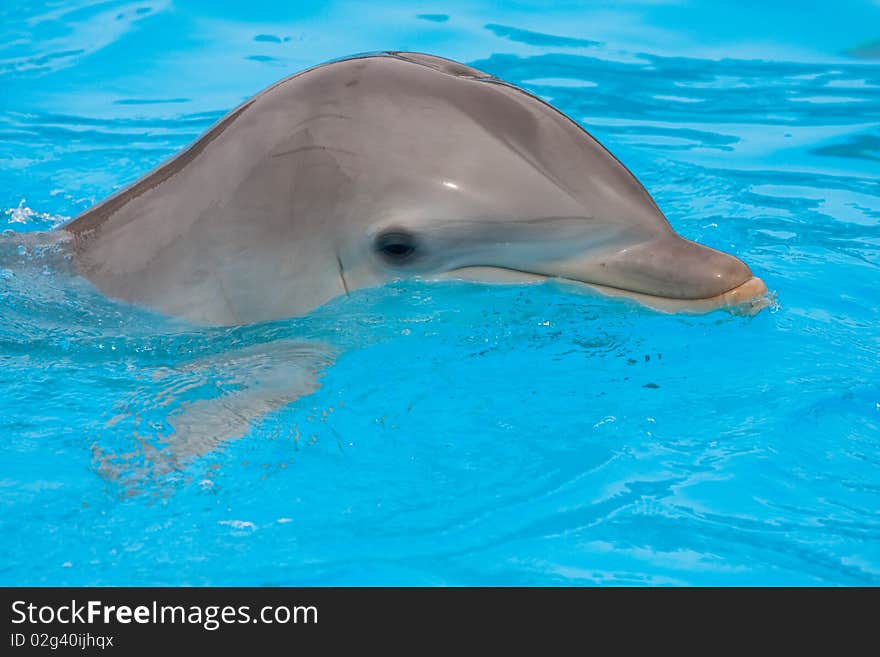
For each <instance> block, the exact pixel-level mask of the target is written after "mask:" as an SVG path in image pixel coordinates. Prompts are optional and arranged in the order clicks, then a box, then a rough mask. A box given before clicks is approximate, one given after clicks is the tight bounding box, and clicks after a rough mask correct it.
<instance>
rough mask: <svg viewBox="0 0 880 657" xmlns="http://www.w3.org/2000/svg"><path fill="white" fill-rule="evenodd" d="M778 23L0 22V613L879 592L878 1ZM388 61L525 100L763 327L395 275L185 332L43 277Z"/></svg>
mask: <svg viewBox="0 0 880 657" xmlns="http://www.w3.org/2000/svg"><path fill="white" fill-rule="evenodd" d="M12 5H14V7H13V6H12ZM804 6H805V5H803V3H795V2H777V3H752V2H741V1H740V2H711V3H709V2H706V3H697V4H694V3H688V4H686V5H679V4H677V3H664V2H646V3H638V2H635V3H569V2H561V3H553V5H552V7H553V8H552V10H551V9H550V8H549V7H550V5H535V6H529V5H528V4H526V3H520V2H514V3H509V2H505V3H497V4H495V3H486V2H478V1H464V0H442V1H440V2H426V3H421V2H417V3H412V2H403V1H397V0H395V1H394V2H382V3H373V4H372V6H370V7H365V6H362V5H357V4H351V3H291V2H271V3H267V2H255V1H252V2H248V3H238V2H235V3H233V2H218V1H216V0H213V1H208V0H143V1H136V2H128V1H118V0H110V1H102V2H94V1H93V0H66V1H60V0H59V1H51V0H44V1H36V0H35V1H33V2H20V3H11V4H10V6H8V7H7V6H4V8H2V9H0V229H3V230H5V231H7V232H6V233H5V234H4V235H3V237H2V238H0V438H2V440H0V584H98V585H113V584H116V585H126V584H141V585H148V584H217V585H220V584H230V585H242V584H254V585H262V584H267V585H271V584H319V585H323V584H330V585H333V584H844V585H847V584H871V585H878V584H880V363H878V355H880V292H878V283H880V28H878V26H880V5H877V3H872V2H870V1H868V0H865V1H864V2H843V3H826V6H824V7H821V6H820V7H813V8H812V9H810V10H805V9H804ZM383 49H401V50H420V51H428V52H433V53H436V54H439V55H443V56H447V57H451V58H454V59H458V60H461V61H465V62H468V63H471V64H473V65H475V66H477V67H478V68H480V69H483V70H485V71H487V72H489V73H492V74H494V75H497V76H499V77H502V78H505V79H507V80H509V81H511V82H514V83H516V84H519V85H521V86H523V87H525V88H526V89H529V90H530V91H532V92H533V93H535V94H538V95H539V96H541V97H542V98H545V99H547V100H549V101H550V102H552V103H553V104H554V105H556V106H557V107H559V108H560V109H561V110H563V111H564V112H566V113H567V114H568V115H569V116H571V117H573V118H574V119H575V120H577V121H579V122H581V123H582V124H583V125H584V126H586V127H587V128H588V129H589V130H590V131H591V132H593V134H595V135H596V136H597V137H598V138H599V139H600V140H601V141H602V142H603V143H605V144H606V145H607V146H608V147H609V148H610V149H611V150H612V151H613V152H614V153H615V154H616V155H618V156H619V157H620V158H621V159H622V160H623V162H624V163H626V164H627V165H628V166H629V167H630V168H631V169H632V170H633V171H634V173H635V174H636V175H637V176H638V177H639V178H640V179H641V180H642V181H643V182H644V183H645V185H646V187H647V188H648V189H649V190H650V191H651V193H652V194H653V195H654V197H655V198H656V200H657V202H658V203H659V205H660V207H661V208H662V209H663V210H664V212H665V213H666V214H667V216H668V217H669V219H670V221H671V222H672V224H673V225H674V227H675V228H676V229H677V230H678V231H679V232H680V233H682V234H683V235H685V236H687V237H689V238H692V239H695V240H698V241H700V242H703V243H705V244H708V245H710V246H713V247H717V248H720V249H723V250H726V251H729V252H732V253H734V254H736V255H738V256H740V257H742V258H743V259H744V260H745V261H746V262H748V263H749V264H750V265H751V266H752V268H753V270H754V271H755V273H756V274H757V275H759V276H761V277H762V278H763V279H764V280H765V281H766V282H767V283H768V285H769V287H770V289H771V290H772V291H773V293H774V294H775V295H776V300H777V303H776V305H775V306H774V307H773V308H771V309H768V310H765V311H764V312H762V313H761V314H759V315H758V316H756V317H754V318H743V317H735V316H731V315H728V314H725V313H716V314H712V315H708V316H702V317H687V316H668V315H661V314H657V313H653V312H651V311H648V310H644V309H640V308H637V307H634V306H632V305H629V304H626V303H621V302H615V301H611V300H604V299H599V298H592V297H588V296H574V295H571V294H568V293H566V291H565V290H564V289H563V288H561V287H558V286H556V285H554V284H546V285H541V286H536V287H526V286H511V287H493V286H487V285H478V284H466V283H453V282H450V283H445V284H428V283H413V282H409V283H396V284H392V285H390V286H388V287H386V288H382V289H376V290H366V291H361V292H358V293H356V294H353V295H352V296H351V297H350V298H346V299H337V300H335V301H333V302H331V303H330V304H328V305H327V306H325V307H322V308H320V309H318V310H316V311H315V312H313V313H311V314H310V315H308V316H306V317H303V318H299V319H291V320H289V321H281V322H273V323H270V324H261V325H256V326H245V327H238V328H224V329H204V328H198V327H193V326H188V325H186V324H183V323H181V322H179V321H175V320H171V319H166V318H162V317H158V316H156V315H153V314H150V313H149V312H147V311H144V310H141V309H137V308H133V307H130V306H127V305H125V304H121V303H116V302H113V301H109V300H107V299H105V298H103V297H102V296H100V295H99V294H97V293H96V292H95V291H94V290H93V289H92V288H90V286H89V285H88V284H86V283H84V282H83V281H81V280H79V279H76V278H73V277H71V276H70V275H69V274H68V273H66V270H67V267H66V263H65V261H64V257H63V254H62V253H61V252H59V250H58V249H57V248H56V247H55V246H53V244H52V240H51V238H50V237H48V236H47V235H46V234H45V233H42V232H41V231H46V230H48V229H51V228H52V227H54V226H57V225H59V224H60V223H62V222H63V221H64V220H65V219H66V218H69V217H72V216H75V215H76V214H77V213H79V212H80V211H82V210H83V209H85V208H87V207H89V206H90V205H91V204H92V203H93V202H95V201H97V200H100V199H101V198H103V197H105V196H106V195H108V194H109V193H111V192H113V191H114V190H116V189H118V188H119V187H120V186H123V185H125V184H127V183H129V182H131V181H132V180H134V179H136V178H137V177H138V176H139V175H141V174H143V173H144V172H145V171H147V170H148V169H150V168H151V167H152V166H154V165H156V164H157V163H159V162H161V161H162V160H164V159H165V158H167V157H168V156H170V155H171V154H173V153H175V152H176V151H178V150H179V149H180V148H182V147H183V146H185V145H186V144H187V143H189V142H190V141H192V140H193V139H194V138H196V137H197V136H198V135H199V134H200V133H201V132H202V131H204V130H205V129H207V128H208V126H210V125H211V124H212V123H213V122H214V121H216V120H217V119H218V118H219V117H220V116H222V115H223V114H224V113H225V112H226V111H227V110H228V109H230V108H231V107H233V106H235V105H236V104H238V103H239V102H240V101H241V100H242V99H244V98H246V97H249V96H251V95H253V94H254V93H256V92H258V91H259V90H260V89H261V88H263V87H265V86H266V85H268V84H270V83H272V82H274V81H276V80H277V79H280V78H281V77H283V76H286V75H288V74H290V73H292V72H295V71H297V70H300V69H302V68H305V67H307V66H311V65H314V64H317V63H320V62H322V61H325V60H328V59H332V58H336V57H339V56H341V55H345V54H349V53H353V52H364V51H375V50H383ZM25 233H28V235H25ZM315 372H317V373H318V374H319V376H320V378H319V383H320V387H319V388H317V389H316V390H314V392H313V393H312V394H309V395H306V396H303V397H301V398H299V399H298V400H297V401H294V402H292V403H289V404H284V405H281V406H280V407H272V408H268V409H267V410H266V412H265V413H262V414H260V413H257V414H256V415H255V417H256V419H254V420H252V421H251V422H248V421H247V419H246V418H247V417H250V416H251V415H254V414H250V415H249V414H247V413H243V412H242V409H243V408H251V406H252V404H253V399H255V398H259V396H260V392H261V391H260V386H266V385H267V381H268V382H269V385H270V386H271V384H272V382H278V381H282V382H290V381H300V380H302V381H310V380H311V377H312V375H313V374H314V373H315ZM245 416H246V417H245ZM242 417H245V419H244V420H243V419H242ZM175 431H176V432H177V434H179V435H180V436H183V438H184V439H185V440H189V441H194V442H195V443H198V445H199V446H200V448H199V450H197V451H204V452H206V453H205V455H204V456H202V457H200V458H196V459H186V458H179V457H178V455H177V454H176V453H175V449H174V448H173V447H171V446H170V445H171V444H172V443H173V441H172V440H170V439H169V438H168V437H169V435H172V434H174V432H175ZM224 438H225V439H224Z"/></svg>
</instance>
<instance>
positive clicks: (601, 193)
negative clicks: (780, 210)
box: [60, 52, 767, 325]
mask: <svg viewBox="0 0 880 657" xmlns="http://www.w3.org/2000/svg"><path fill="white" fill-rule="evenodd" d="M60 230H64V231H68V232H69V233H70V234H72V236H73V243H74V254H75V255H74V260H75V264H76V267H77V271H78V272H79V273H81V274H82V275H84V276H85V277H86V278H88V279H89V280H90V281H91V282H92V283H93V284H94V285H95V286H96V287H97V288H98V289H100V290H101V291H102V292H103V293H105V294H107V295H108V296H111V297H115V298H120V299H124V300H127V301H130V302H134V303H138V304H143V305H146V306H148V307H151V308H153V309H155V310H158V311H160V312H163V313H166V314H170V315H175V316H181V317H184V318H187V319H190V320H193V321H196V322H201V323H208V324H220V325H224V324H242V323H251V322H258V321H263V320H272V319H279V318H285V317H291V316H295V315H300V314H303V313H306V312H308V311H309V310H311V309H313V308H315V307H317V306H319V305H321V304H323V303H325V302H327V301H329V300H330V299H332V298H334V297H337V296H339V295H344V294H348V293H349V292H350V291H351V290H354V289H356V288H364V287H371V286H377V285H382V284H384V283H386V282H389V281H392V280H395V279H399V278H409V277H419V278H425V279H437V278H462V279H470V280H482V281H491V282H528V281H541V280H546V279H550V278H553V279H564V280H566V281H570V282H572V283H575V284H576V286H578V287H581V288H584V289H592V290H595V291H599V292H601V293H603V294H608V295H613V296H624V297H628V298H632V299H635V300H637V301H639V302H641V303H642V304H645V305H648V306H651V307H653V308H657V309H660V310H663V311H669V312H679V311H683V312H707V311H711V310H716V309H720V308H727V309H734V310H739V311H742V312H748V313H754V312H757V311H758V310H760V309H761V308H762V307H764V306H765V305H767V302H766V299H765V298H764V295H766V292H767V288H766V287H765V285H764V283H763V282H762V281H761V280H760V279H758V278H756V277H754V276H753V275H752V272H751V271H750V270H749V268H748V267H747V266H746V265H745V264H744V263H743V262H741V261H740V260H738V259H737V258H735V257H733V256H730V255H727V254H724V253H721V252H719V251H715V250H713V249H710V248H708V247H705V246H701V245H699V244H696V243H694V242H691V241H689V240H686V239H684V238H682V237H679V236H678V235H677V234H676V233H675V232H674V231H673V230H672V228H671V227H670V225H669V223H668V221H667V220H666V218H665V217H664V216H663V214H662V212H661V211H660V210H659V209H658V207H657V205H656V204H655V203H654V201H653V200H652V199H651V197H650V196H649V194H648V193H647V191H646V190H645V189H644V187H642V185H641V184H640V183H639V182H638V181H637V180H636V178H635V177H634V176H633V175H632V174H631V173H630V172H629V171H628V170H627V169H626V167H624V166H623V165H622V164H621V163H620V162H619V161H618V160H617V159H616V158H615V157H614V156H613V155H611V154H610V153H609V152H608V151H607V150H605V148H603V147H602V146H601V145H600V144H599V143H598V142H597V141H596V140H595V139H594V138H593V137H591V136H590V135H589V134H588V133H587V132H586V131H585V130H584V129H583V128H581V127H580V126H578V125H577V124H576V123H574V122H573V121H572V120H570V119H569V118H567V117H566V116H565V115H563V114H562V113H560V112H559V111H557V110H556V109H554V108H553V107H551V106H550V105H548V104H547V103H545V102H543V101H541V100H539V99H538V98H536V97H534V96H532V95H531V94H529V93H527V92H525V91H523V90H521V89H519V88H517V87H514V86H513V85H510V84H508V83H505V82H503V81H501V80H498V79H496V78H493V77H491V76H489V75H488V74H486V73H483V72H481V71H478V70H476V69H474V68H471V67H468V66H465V65H463V64H459V63H457V62H453V61H450V60H447V59H442V58H439V57H434V56H431V55H424V54H418V53H406V52H393V53H382V54H374V55H368V56H355V57H352V58H349V59H344V60H338V61H334V62H331V63H328V64H324V65H322V66H318V67H316V68H312V69H309V70H307V71H304V72H302V73H299V74H297V75H294V76H292V77H289V78H287V79H285V80H282V81H281V82H278V83H277V84H275V85H273V86H272V87H269V88H268V89H266V90H265V91H263V92H262V93H260V94H259V95H257V96H255V97H254V98H252V99H251V100H249V101H247V102H245V103H243V104H242V105H241V106H239V107H238V108H236V109H235V110H233V111H232V112H230V113H229V114H228V115H226V116H225V117H224V118H223V119H222V120H220V121H219V122H218V123H217V124H216V125H215V126H214V127H213V128H211V129H210V130H209V131H208V132H207V133H206V134H205V135H203V136H202V137H201V138H200V139H199V140H198V141H196V142H195V143H194V144H192V145H191V146H190V147H189V148H188V149H186V150H185V151H183V152H181V153H180V154H178V155H177V156H175V157H174V158H172V159H171V160H169V161H168V162H166V163H165V164H163V165H161V166H159V167H158V168H157V169H155V170H154V171H152V172H150V173H149V174H147V175H146V176H145V177H143V178H142V179H140V180H139V181H137V182H136V183H134V184H133V185H131V186H130V187H128V188H127V189H125V190H123V191H121V192H119V193H117V194H116V195H114V196H112V197H110V198H109V199H107V200H105V201H104V202H102V203H100V204H98V205H96V206H94V207H93V208H91V209H90V210H88V211H87V212H85V213H83V214H82V215H80V216H79V217H77V218H75V219H74V220H73V221H71V222H70V223H68V224H67V225H66V226H64V227H62V228H61V229H60Z"/></svg>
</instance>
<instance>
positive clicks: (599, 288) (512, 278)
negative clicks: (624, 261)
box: [421, 266, 771, 315]
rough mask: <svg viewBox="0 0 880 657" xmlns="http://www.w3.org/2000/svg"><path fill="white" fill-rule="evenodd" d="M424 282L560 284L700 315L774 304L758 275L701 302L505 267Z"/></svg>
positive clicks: (462, 271) (750, 311) (746, 310)
mask: <svg viewBox="0 0 880 657" xmlns="http://www.w3.org/2000/svg"><path fill="white" fill-rule="evenodd" d="M421 278H423V279H424V280H450V279H452V280H464V281H475V282H489V283H499V284H535V283H544V282H548V281H557V282H559V283H562V284H564V285H566V286H571V287H572V288H574V289H578V290H581V291H587V292H591V293H598V294H599V295H601V296H605V297H613V298H621V299H626V300H630V301H635V302H637V303H638V304H639V305H642V306H645V307H647V308H650V309H652V310H656V311H658V312H662V313H670V314H672V313H685V314H694V315H701V314H706V313H710V312H714V311H716V310H726V311H728V312H730V313H732V314H735V315H756V314H758V313H759V312H760V311H761V310H763V309H764V308H767V307H768V306H770V304H771V300H770V298H769V295H768V291H767V286H766V285H765V284H764V281H762V280H761V279H760V278H758V277H757V276H752V277H750V278H749V279H747V280H746V281H744V282H742V283H740V284H738V285H736V286H735V287H733V288H732V289H730V290H727V291H725V292H722V293H720V294H716V295H714V296H710V297H705V298H699V299H678V298H672V297H664V296H657V295H653V294H645V293H644V292H634V291H632V290H626V289H623V288H617V287H612V286H609V285H602V284H599V283H590V282H587V281H582V280H578V279H575V278H568V277H559V276H546V275H544V274H536V273H533V272H528V271H521V270H518V269H508V268H504V267H489V266H486V267H461V268H459V269H452V270H450V271H447V272H442V273H438V274H434V275H430V276H423V277H421Z"/></svg>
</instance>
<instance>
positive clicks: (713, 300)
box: [563, 276, 771, 316]
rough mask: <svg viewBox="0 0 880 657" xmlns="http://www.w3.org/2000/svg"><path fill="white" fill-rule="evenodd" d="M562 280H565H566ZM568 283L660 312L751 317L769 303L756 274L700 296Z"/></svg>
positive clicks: (766, 293)
mask: <svg viewBox="0 0 880 657" xmlns="http://www.w3.org/2000/svg"><path fill="white" fill-rule="evenodd" d="M563 280H565V281H566V282H569V279H563ZM571 282H572V283H575V284H577V285H579V286H586V287H588V288H592V289H593V290H595V291H596V292H599V293H600V294H602V295H603V296H608V297H623V298H626V299H631V300H633V301H636V302H638V303H640V304H641V305H643V306H647V307H648V308H651V309H653V310H657V311H660V312H664V313H686V314H692V315H701V314H705V313H710V312H714V311H716V310H726V311H728V312H730V313H732V314H734V315H746V316H751V315H757V314H758V313H759V312H761V311H762V310H763V309H764V308H767V307H768V306H769V305H770V303H771V301H770V298H769V295H768V291H767V285H766V284H765V283H764V281H762V280H761V279H760V278H758V277H757V276H752V277H751V278H749V279H748V280H747V281H745V282H743V283H740V284H739V285H737V286H736V287H734V288H732V289H730V290H727V291H726V292H722V293H721V294H716V295H714V296H711V297H704V298H702V299H676V298H673V297H662V296H656V295H653V294H645V293H643V292H633V291H630V290H624V289H622V288H615V287H609V286H607V285H597V284H595V283H584V282H582V281H571Z"/></svg>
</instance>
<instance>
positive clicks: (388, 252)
mask: <svg viewBox="0 0 880 657" xmlns="http://www.w3.org/2000/svg"><path fill="white" fill-rule="evenodd" d="M376 250H377V251H378V252H379V253H380V254H381V255H382V257H383V258H385V259H386V260H388V261H389V262H393V263H397V264H399V263H403V262H407V261H408V260H410V259H411V258H412V257H413V256H414V255H415V253H416V250H417V244H416V239H415V237H414V236H413V235H411V234H410V233H407V232H405V231H400V230H395V231H389V232H387V233H382V234H381V235H379V236H378V237H377V238H376Z"/></svg>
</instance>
